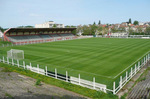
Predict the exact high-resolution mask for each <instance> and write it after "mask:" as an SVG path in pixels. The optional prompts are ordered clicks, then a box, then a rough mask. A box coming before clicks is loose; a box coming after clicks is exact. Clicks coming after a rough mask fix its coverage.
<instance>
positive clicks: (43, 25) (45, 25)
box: [35, 21, 64, 28]
mask: <svg viewBox="0 0 150 99" xmlns="http://www.w3.org/2000/svg"><path fill="white" fill-rule="evenodd" d="M54 26H56V28H64V24H57V23H55V22H54V21H48V22H45V23H43V24H35V28H53V27H54Z"/></svg>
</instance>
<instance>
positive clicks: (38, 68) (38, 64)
mask: <svg viewBox="0 0 150 99" xmlns="http://www.w3.org/2000/svg"><path fill="white" fill-rule="evenodd" d="M37 69H38V71H37V72H38V73H40V71H39V64H37Z"/></svg>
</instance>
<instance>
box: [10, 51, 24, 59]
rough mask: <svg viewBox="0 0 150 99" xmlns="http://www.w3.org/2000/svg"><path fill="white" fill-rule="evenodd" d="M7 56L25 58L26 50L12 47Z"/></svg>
mask: <svg viewBox="0 0 150 99" xmlns="http://www.w3.org/2000/svg"><path fill="white" fill-rule="evenodd" d="M7 57H8V58H11V59H16V60H17V59H18V60H20V59H24V51H23V50H18V49H11V50H9V51H7Z"/></svg>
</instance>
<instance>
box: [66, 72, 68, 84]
mask: <svg viewBox="0 0 150 99" xmlns="http://www.w3.org/2000/svg"><path fill="white" fill-rule="evenodd" d="M66 82H68V72H67V71H66Z"/></svg>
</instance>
